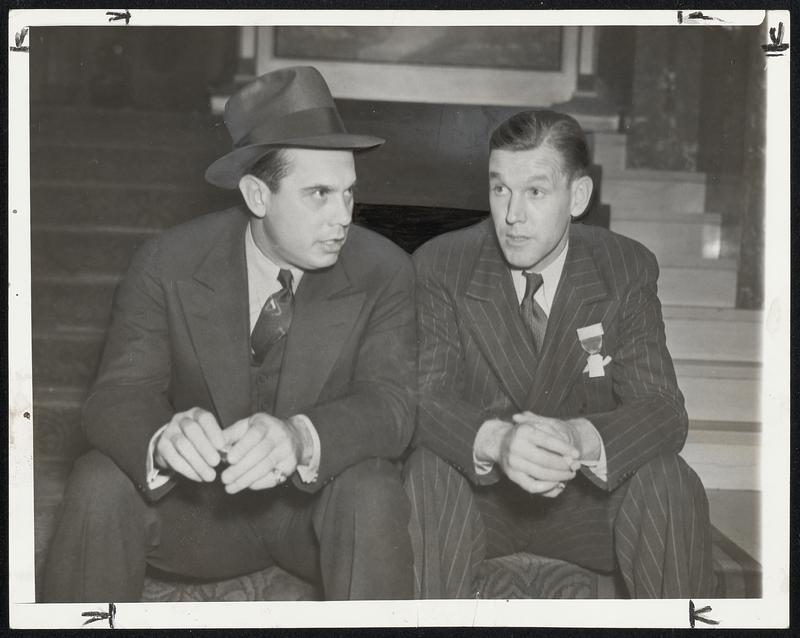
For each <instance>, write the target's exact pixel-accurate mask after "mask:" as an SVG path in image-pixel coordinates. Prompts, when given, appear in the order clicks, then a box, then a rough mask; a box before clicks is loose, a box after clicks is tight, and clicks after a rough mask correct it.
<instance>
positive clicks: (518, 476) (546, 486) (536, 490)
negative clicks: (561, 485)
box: [507, 472, 558, 494]
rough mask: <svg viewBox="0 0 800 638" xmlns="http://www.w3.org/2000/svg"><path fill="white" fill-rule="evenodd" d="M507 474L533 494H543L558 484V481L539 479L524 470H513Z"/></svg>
mask: <svg viewBox="0 0 800 638" xmlns="http://www.w3.org/2000/svg"><path fill="white" fill-rule="evenodd" d="M507 476H508V478H510V479H511V480H512V481H514V482H515V483H516V484H517V485H519V486H520V487H521V488H522V489H523V490H525V491H526V492H530V493H531V494H541V493H543V492H547V491H548V490H551V489H553V488H554V487H556V486H557V485H558V482H557V481H539V480H537V479H534V478H532V477H530V476H528V475H527V474H523V473H522V472H511V473H509V474H507Z"/></svg>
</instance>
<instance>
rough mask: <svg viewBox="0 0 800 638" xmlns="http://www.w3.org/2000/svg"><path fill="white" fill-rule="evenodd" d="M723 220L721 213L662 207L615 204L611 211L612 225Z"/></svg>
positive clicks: (715, 222)
mask: <svg viewBox="0 0 800 638" xmlns="http://www.w3.org/2000/svg"><path fill="white" fill-rule="evenodd" d="M721 221H722V215H721V214H720V213H711V212H702V213H683V212H680V211H675V210H664V209H661V208H650V209H640V208H623V207H620V206H615V207H614V208H613V210H612V211H611V226H612V230H613V226H614V223H615V222H628V223H630V222H641V223H648V222H649V223H660V224H697V225H699V226H702V225H705V224H718V223H720V222H721Z"/></svg>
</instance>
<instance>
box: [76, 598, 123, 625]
mask: <svg viewBox="0 0 800 638" xmlns="http://www.w3.org/2000/svg"><path fill="white" fill-rule="evenodd" d="M116 615H117V606H116V605H115V604H114V603H108V611H107V612H105V611H84V612H83V613H81V616H88V617H89V620H87V621H85V622H84V623H83V626H84V627H85V626H86V625H88V624H90V623H93V622H97V621H98V620H108V626H109V627H110V628H111V629H114V618H115V616H116Z"/></svg>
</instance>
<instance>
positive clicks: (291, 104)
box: [223, 66, 336, 145]
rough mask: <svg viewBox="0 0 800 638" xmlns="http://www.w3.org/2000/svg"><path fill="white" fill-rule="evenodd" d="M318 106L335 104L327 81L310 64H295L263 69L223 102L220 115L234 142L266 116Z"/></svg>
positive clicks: (245, 134) (331, 106) (278, 115)
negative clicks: (223, 110) (223, 105)
mask: <svg viewBox="0 0 800 638" xmlns="http://www.w3.org/2000/svg"><path fill="white" fill-rule="evenodd" d="M318 108H331V109H335V108H336V107H335V105H334V102H333V96H331V92H330V89H328V85H327V84H326V83H325V80H324V78H323V77H322V75H321V74H320V72H319V71H317V70H316V69H315V68H314V67H311V66H295V67H287V68H283V69H279V70H277V71H273V72H271V73H267V74H265V75H262V76H261V77H259V78H257V79H256V80H254V81H252V82H250V83H249V84H247V85H246V86H244V87H242V88H241V89H240V90H239V92H238V93H235V94H234V95H232V96H231V98H230V99H229V100H228V103H227V104H226V105H225V113H224V116H223V119H224V121H225V126H227V127H228V132H229V133H230V135H231V138H232V140H233V143H234V145H237V144H239V143H240V142H241V141H242V140H244V139H245V138H246V137H247V136H248V135H249V133H250V132H251V131H252V130H253V129H255V128H257V127H259V126H260V125H262V124H263V123H265V122H268V121H269V120H273V119H275V118H283V117H287V116H290V115H292V114H294V113H298V112H301V111H307V110H309V109H318Z"/></svg>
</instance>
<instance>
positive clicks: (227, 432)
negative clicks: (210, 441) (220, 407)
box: [222, 419, 250, 447]
mask: <svg viewBox="0 0 800 638" xmlns="http://www.w3.org/2000/svg"><path fill="white" fill-rule="evenodd" d="M249 429H250V419H239V420H238V421H237V422H236V423H234V424H233V425H229V426H228V427H227V428H225V429H224V430H222V438H223V439H224V440H225V445H226V446H233V445H234V444H235V443H236V442H237V441H238V440H239V439H241V438H242V437H243V436H244V435H245V433H246V432H247V431H248V430H249ZM223 447H224V446H223Z"/></svg>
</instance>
